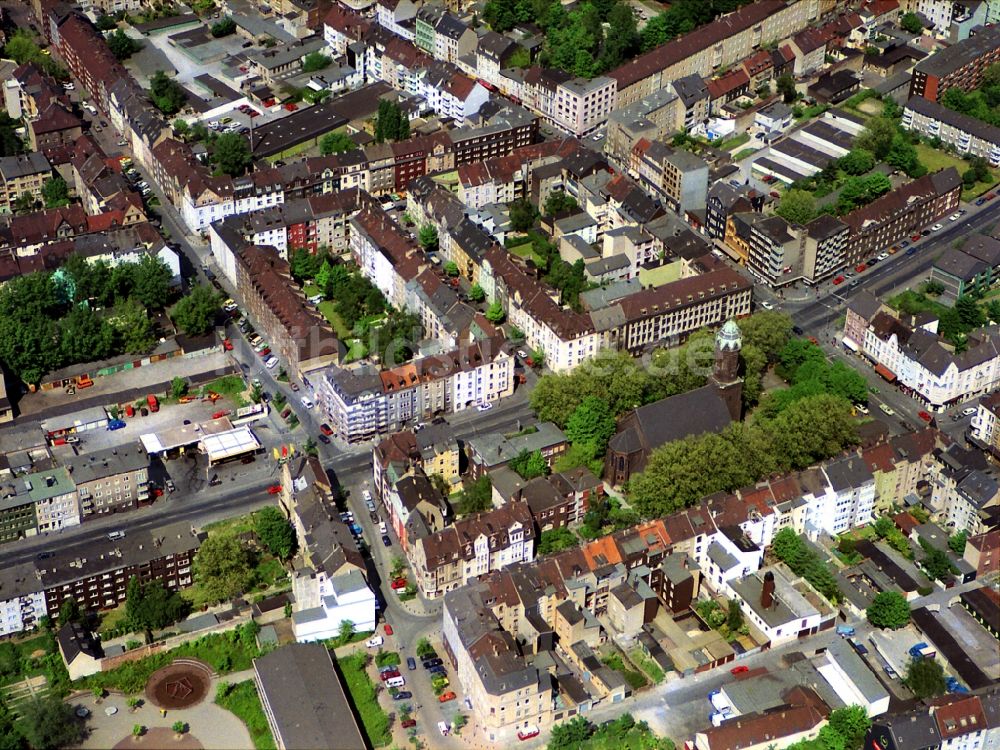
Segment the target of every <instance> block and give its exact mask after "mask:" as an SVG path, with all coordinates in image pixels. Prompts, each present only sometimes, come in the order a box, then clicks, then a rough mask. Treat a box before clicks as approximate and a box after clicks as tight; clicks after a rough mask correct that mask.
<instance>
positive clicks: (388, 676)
mask: <svg viewBox="0 0 1000 750" xmlns="http://www.w3.org/2000/svg"><path fill="white" fill-rule="evenodd" d="M379 677H381V678H382V682H385V681H386V680H390V679H392V678H393V677H399V670H398V669H390V670H389V671H388V672H383V673H382V674H380V675H379Z"/></svg>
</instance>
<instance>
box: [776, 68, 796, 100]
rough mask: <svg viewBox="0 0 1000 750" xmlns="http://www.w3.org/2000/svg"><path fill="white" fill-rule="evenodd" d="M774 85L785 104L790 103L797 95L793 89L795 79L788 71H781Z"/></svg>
mask: <svg viewBox="0 0 1000 750" xmlns="http://www.w3.org/2000/svg"><path fill="white" fill-rule="evenodd" d="M774 85H775V88H776V89H777V91H778V93H779V94H781V98H782V101H784V102H785V104H791V103H792V102H794V101H795V99H796V98H797V97H798V92H797V91H796V90H795V79H794V78H793V77H792V75H791V74H790V73H782V74H781V75H780V76H778V80H777V81H775V84H774Z"/></svg>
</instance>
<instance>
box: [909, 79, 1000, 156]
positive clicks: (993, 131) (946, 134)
mask: <svg viewBox="0 0 1000 750" xmlns="http://www.w3.org/2000/svg"><path fill="white" fill-rule="evenodd" d="M902 126H903V127H904V128H905V129H906V130H912V131H914V132H916V133H920V135H922V136H924V137H925V138H929V139H932V140H933V139H934V138H939V139H940V140H941V142H942V143H944V144H946V145H948V146H951V147H952V148H954V149H955V150H956V151H957V152H958V153H960V154H968V155H970V156H978V157H980V158H983V159H986V161H988V162H989V163H990V166H992V167H998V166H1000V128H998V127H997V126H995V125H990V124H989V123H986V122H983V121H982V120H978V119H976V118H975V117H970V116H969V115H964V114H962V113H961V112H955V111H954V110H951V109H948V108H947V107H943V106H941V105H940V104H938V103H937V102H934V101H931V100H930V99H925V98H923V97H920V96H917V97H914V98H912V99H910V101H908V102H907V103H906V108H905V109H904V110H903V119H902Z"/></svg>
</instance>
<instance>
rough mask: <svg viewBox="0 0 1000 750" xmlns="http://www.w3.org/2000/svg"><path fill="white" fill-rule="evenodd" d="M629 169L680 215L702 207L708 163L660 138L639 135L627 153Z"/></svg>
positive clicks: (630, 172) (645, 186)
mask: <svg viewBox="0 0 1000 750" xmlns="http://www.w3.org/2000/svg"><path fill="white" fill-rule="evenodd" d="M629 157H630V158H629V160H628V162H627V164H628V173H629V175H630V176H632V177H633V178H634V179H635V180H637V181H638V182H639V184H640V185H642V186H643V187H644V188H646V190H647V191H648V192H649V193H651V194H654V195H656V196H658V197H659V198H660V199H661V200H663V201H664V203H665V204H666V205H668V206H669V207H670V208H671V209H673V211H674V212H675V213H677V214H679V215H681V216H684V215H686V214H687V213H688V212H689V211H703V210H704V209H705V204H706V201H707V198H708V164H707V163H706V162H705V161H704V160H702V159H699V158H698V157H697V156H695V155H694V154H692V153H691V152H690V151H685V150H683V149H672V148H670V147H669V146H667V145H666V144H665V143H663V142H662V141H650V140H647V139H646V138H641V139H639V140H638V141H637V142H636V143H635V145H634V146H633V147H632V149H631V151H630V154H629Z"/></svg>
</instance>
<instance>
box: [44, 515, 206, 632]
mask: <svg viewBox="0 0 1000 750" xmlns="http://www.w3.org/2000/svg"><path fill="white" fill-rule="evenodd" d="M203 540H204V534H196V533H195V532H194V531H193V530H192V528H191V525H190V524H186V523H183V522H177V523H172V524H168V525H166V526H162V527H160V528H154V529H148V530H130V531H129V532H128V533H127V535H125V536H124V537H123V538H122V537H119V538H117V539H105V538H103V537H96V538H95V539H93V540H90V541H87V542H84V543H81V544H77V545H74V546H71V547H68V548H66V549H63V550H56V551H55V553H54V555H53V556H52V557H49V558H48V559H47V560H45V561H41V562H37V563H36V568H37V571H38V577H39V579H40V580H39V586H40V588H41V591H42V592H43V593H44V596H45V611H44V612H43V613H42V614H47V615H48V616H49V617H50V618H53V619H55V618H56V617H57V616H58V615H59V608H60V607H61V605H62V603H63V602H64V601H66V600H67V599H74V600H75V601H76V603H77V605H78V606H79V607H80V610H81V611H83V612H97V611H101V610H105V609H112V608H114V607H117V606H118V605H119V604H121V603H122V602H124V601H125V598H126V592H127V589H128V583H129V581H130V580H131V579H132V578H133V577H135V578H138V579H139V582H140V583H142V584H149V583H157V582H158V583H160V584H162V585H163V586H164V588H166V589H167V590H168V591H180V590H181V589H185V588H187V587H188V586H190V585H191V583H192V581H193V576H192V573H191V564H192V561H193V560H194V556H195V553H196V552H197V551H198V548H199V547H200V546H201V542H202V541H203Z"/></svg>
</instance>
